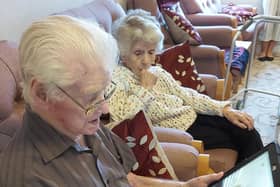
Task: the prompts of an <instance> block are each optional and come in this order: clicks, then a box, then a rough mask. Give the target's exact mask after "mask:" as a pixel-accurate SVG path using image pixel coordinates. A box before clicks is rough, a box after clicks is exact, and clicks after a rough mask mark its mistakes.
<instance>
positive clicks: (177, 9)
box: [158, 0, 202, 45]
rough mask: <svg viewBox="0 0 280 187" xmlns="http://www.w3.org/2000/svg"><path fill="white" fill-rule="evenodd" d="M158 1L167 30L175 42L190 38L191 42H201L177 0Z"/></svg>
mask: <svg viewBox="0 0 280 187" xmlns="http://www.w3.org/2000/svg"><path fill="white" fill-rule="evenodd" d="M158 3H159V7H160V10H161V12H162V14H163V17H164V19H165V21H166V24H167V26H168V30H169V32H170V34H171V35H172V38H173V39H174V41H175V42H176V43H177V44H178V43H183V42H185V41H186V40H190V43H191V44H195V45H199V44H201V42H202V39H201V37H200V35H199V33H198V32H197V31H196V30H195V28H194V27H193V25H192V24H191V22H190V21H189V20H188V19H187V18H186V16H185V15H184V12H183V10H182V8H181V6H180V3H179V0H159V1H158Z"/></svg>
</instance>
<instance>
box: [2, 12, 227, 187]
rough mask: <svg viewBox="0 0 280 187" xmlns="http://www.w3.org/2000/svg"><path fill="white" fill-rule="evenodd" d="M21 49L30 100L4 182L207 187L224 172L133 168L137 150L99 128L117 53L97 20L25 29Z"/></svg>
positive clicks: (53, 21) (15, 185)
mask: <svg viewBox="0 0 280 187" xmlns="http://www.w3.org/2000/svg"><path fill="white" fill-rule="evenodd" d="M19 51H20V62H21V70H22V74H23V96H24V99H25V101H26V103H27V105H26V112H25V115H24V120H23V128H22V129H21V130H20V131H19V132H18V133H17V134H16V137H15V138H14V139H13V140H12V142H11V143H10V144H9V146H8V147H7V149H6V150H5V151H4V152H3V154H2V155H1V156H2V157H1V160H0V168H1V170H0V186H1V187H6V186H8V187H19V186H36V187H40V186H44V187H46V186H48V187H58V186H59V187H61V186H83V187H87V186H91V187H93V186H96V187H101V186H113V187H125V186H133V187H142V186H153V187H156V186H159V185H160V186H161V187H164V186H206V185H207V184H209V183H210V182H212V181H214V180H217V179H218V178H220V177H221V176H222V173H220V174H213V175H208V176H203V177H199V178H195V179H193V180H190V181H188V182H177V181H165V180H159V179H151V178H147V177H141V176H137V175H134V174H132V173H131V172H130V171H131V168H132V167H133V165H134V164H135V158H134V155H133V153H132V152H131V150H130V149H129V148H128V147H127V146H126V144H125V143H124V142H122V140H120V139H119V138H118V137H117V136H116V135H114V134H112V133H111V132H110V131H109V130H107V129H106V128H104V127H103V126H100V125H99V124H100V120H99V117H100V115H101V114H102V113H106V112H107V111H108V106H107V104H106V100H107V99H108V97H109V96H110V93H109V94H108V95H104V89H105V87H106V86H107V85H108V84H109V83H110V79H111V72H112V68H113V67H114V64H115V63H116V60H117V56H118V50H117V44H116V42H115V40H114V39H113V38H112V36H111V35H109V34H107V33H106V32H105V31H103V30H102V29H100V28H99V27H98V26H97V24H90V23H87V22H85V21H82V20H78V19H75V18H71V17H68V16H50V17H48V18H46V19H44V20H41V21H37V22H34V23H33V24H32V25H31V26H30V27H29V28H28V29H27V30H26V31H25V32H24V34H23V36H22V39H21V42H20V47H19Z"/></svg>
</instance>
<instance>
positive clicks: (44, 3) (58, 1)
mask: <svg viewBox="0 0 280 187" xmlns="http://www.w3.org/2000/svg"><path fill="white" fill-rule="evenodd" d="M90 1H92V0H73V1H71V0H0V2H1V6H0V28H1V29H0V40H13V41H19V39H20V36H21V33H22V32H23V30H24V29H25V28H26V27H27V26H28V25H29V24H30V23H31V22H32V21H33V20H36V19H39V18H42V17H45V16H47V15H49V14H51V13H55V12H59V11H62V10H65V9H68V8H73V7H78V6H80V5H82V4H85V3H88V2H90ZM35 7H36V8H35Z"/></svg>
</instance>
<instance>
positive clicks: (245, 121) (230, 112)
mask: <svg viewBox="0 0 280 187" xmlns="http://www.w3.org/2000/svg"><path fill="white" fill-rule="evenodd" d="M223 115H224V116H225V117H226V118H227V119H228V120H229V121H231V122H232V123H233V124H235V125H237V126H238V127H240V128H242V129H248V130H252V129H254V119H253V118H252V116H250V115H249V114H247V113H245V112H242V111H240V110H235V109H233V108H231V107H230V106H225V108H224V109H223Z"/></svg>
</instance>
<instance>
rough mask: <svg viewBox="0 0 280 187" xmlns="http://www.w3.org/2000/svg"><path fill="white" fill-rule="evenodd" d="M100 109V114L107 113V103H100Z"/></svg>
mask: <svg viewBox="0 0 280 187" xmlns="http://www.w3.org/2000/svg"><path fill="white" fill-rule="evenodd" d="M100 109H101V112H102V114H107V113H109V104H108V102H107V101H106V102H104V103H102V105H101V106H100Z"/></svg>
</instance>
